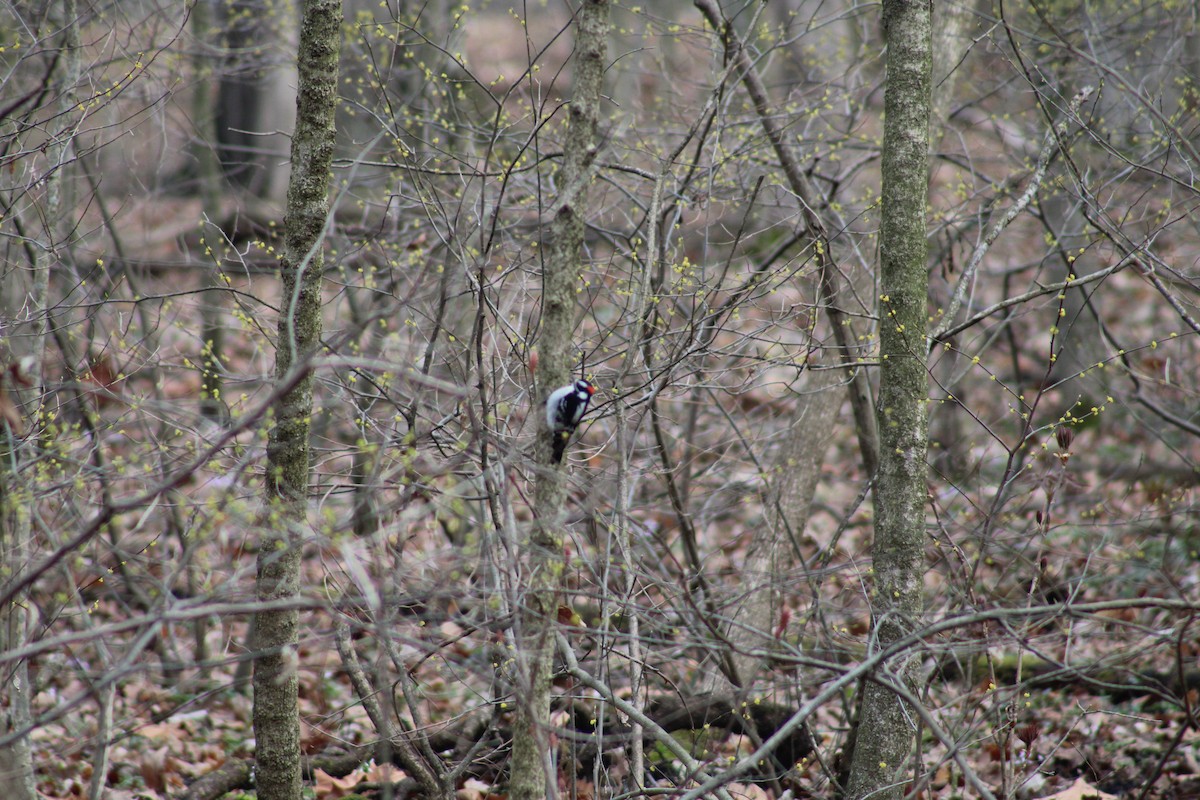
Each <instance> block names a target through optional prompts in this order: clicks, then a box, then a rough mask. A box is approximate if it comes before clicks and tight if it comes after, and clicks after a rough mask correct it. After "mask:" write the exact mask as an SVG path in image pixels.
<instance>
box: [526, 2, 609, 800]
mask: <svg viewBox="0 0 1200 800" xmlns="http://www.w3.org/2000/svg"><path fill="white" fill-rule="evenodd" d="M607 57H608V0H584V2H583V4H582V6H581V8H580V10H579V13H578V16H577V17H576V29H575V61H574V91H573V96H572V99H571V105H570V121H569V128H568V131H567V139H566V146H565V149H564V153H563V164H562V167H561V169H560V171H559V177H558V185H559V186H560V187H561V191H560V195H559V197H558V198H556V200H555V205H554V208H553V212H554V216H553V219H552V220H551V223H550V228H549V231H548V233H547V241H546V243H545V247H544V250H543V252H544V253H545V261H544V262H543V266H542V324H541V331H540V333H539V337H538V365H537V379H538V387H539V390H540V393H541V395H540V399H542V400H544V399H545V397H546V395H547V394H548V393H549V392H551V391H553V389H554V388H555V387H557V386H560V385H562V384H563V383H566V382H567V381H569V380H570V379H571V377H572V367H573V363H574V358H575V350H574V348H573V347H572V342H573V341H574V338H575V337H574V332H575V305H576V297H577V296H578V295H577V292H576V289H577V288H578V286H579V280H580V259H581V258H582V256H583V236H584V218H583V215H582V212H581V209H583V208H584V207H585V203H586V198H587V190H586V184H587V182H588V181H589V180H590V174H591V170H592V165H593V162H594V161H595V158H596V148H597V144H596V139H597V137H596V128H597V123H598V120H599V117H600V97H601V88H602V86H603V82H604V68H605V61H606V60H607ZM537 417H538V419H539V422H538V437H537V441H538V444H537V448H536V461H537V465H538V478H537V485H536V487H535V490H534V503H535V506H536V513H537V520H536V521H535V522H534V524H533V526H532V528H531V531H530V535H529V541H528V547H527V561H528V564H529V569H528V571H527V573H526V574H528V575H529V576H530V577H529V584H528V586H527V587H526V596H525V597H526V600H525V604H524V606H523V608H522V612H521V614H520V617H519V630H518V631H517V637H518V641H519V643H520V648H521V651H520V652H519V653H518V664H519V671H518V678H517V679H518V682H519V683H520V684H523V685H519V686H518V693H519V695H520V696H519V697H518V703H519V706H518V719H517V725H516V727H515V729H514V731H513V754H512V771H511V779H510V785H509V797H510V798H512V800H532V798H541V797H545V796H546V782H547V775H546V769H545V765H546V764H547V763H548V759H547V754H548V752H549V750H550V743H549V742H550V737H549V728H548V726H549V720H550V668H551V664H552V657H553V654H554V624H555V620H556V618H557V611H558V597H559V589H560V584H561V581H562V576H563V568H564V559H563V535H562V516H563V513H562V512H563V503H564V500H565V495H566V483H565V481H566V474H565V469H566V464H567V462H568V461H569V457H567V458H564V459H563V464H562V465H556V464H555V463H554V462H553V459H552V458H551V452H550V435H549V431H548V430H547V428H546V422H545V415H543V414H538V415H537ZM552 777H553V776H551V778H552Z"/></svg>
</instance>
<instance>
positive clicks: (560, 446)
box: [551, 431, 571, 464]
mask: <svg viewBox="0 0 1200 800" xmlns="http://www.w3.org/2000/svg"><path fill="white" fill-rule="evenodd" d="M570 438H571V432H570V431H559V432H558V433H556V434H554V452H553V453H551V457H552V458H553V459H554V463H555V464H561V463H562V457H563V453H565V452H566V451H567V440H569V439H570Z"/></svg>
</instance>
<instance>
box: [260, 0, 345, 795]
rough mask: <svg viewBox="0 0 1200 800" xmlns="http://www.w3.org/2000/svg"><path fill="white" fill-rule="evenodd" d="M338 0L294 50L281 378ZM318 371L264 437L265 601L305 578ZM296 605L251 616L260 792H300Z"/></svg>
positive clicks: (308, 322) (321, 186) (297, 351)
mask: <svg viewBox="0 0 1200 800" xmlns="http://www.w3.org/2000/svg"><path fill="white" fill-rule="evenodd" d="M341 22H342V5H341V0H307V2H305V3H304V12H303V17H302V19H301V28H300V48H299V54H298V58H297V63H298V67H299V76H300V77H299V87H298V94H297V98H296V112H297V115H296V129H295V133H294V134H293V138H292V159H291V162H292V173H291V178H290V180H289V185H288V202H287V218H286V219H285V222H284V237H285V247H284V254H283V259H282V263H281V265H280V276H281V279H282V286H283V296H282V300H281V313H280V317H279V334H278V342H277V345H276V351H275V377H276V380H277V381H279V382H281V383H283V382H285V381H287V380H289V379H290V377H292V375H293V372H294V371H295V370H306V369H307V366H306V363H307V361H308V359H309V358H310V357H311V356H312V354H313V352H314V351H315V350H316V348H317V346H318V344H319V342H320V339H321V270H322V267H323V263H324V259H323V257H322V253H321V243H322V240H323V238H324V231H325V223H326V219H327V218H328V216H329V169H330V165H331V163H332V161H333V147H334V112H335V110H336V107H337V70H338V51H339V49H340V44H341ZM311 415H312V378H311V376H310V375H307V374H306V375H305V376H304V377H303V378H302V379H300V380H298V381H296V382H295V383H294V384H293V385H292V388H290V389H289V390H288V391H287V392H285V393H284V394H282V395H281V396H280V398H279V402H278V403H277V405H276V409H275V424H274V426H273V427H272V429H271V433H270V438H269V440H268V445H267V457H268V469H267V485H266V491H267V498H266V500H267V513H268V517H267V523H266V526H265V529H266V531H267V532H266V533H265V535H264V540H263V542H262V545H261V547H260V549H259V555H258V576H257V592H258V597H259V599H260V600H279V599H285V598H289V597H294V596H295V595H296V594H297V593H298V591H299V584H300V538H301V532H302V531H303V529H304V528H305V526H306V518H307V514H306V509H307V495H308V479H309V442H308V438H309V425H310V422H309V419H310V417H311ZM298 624H299V613H298V612H297V611H294V610H289V611H272V612H269V613H261V614H259V615H258V616H257V618H256V620H255V640H254V649H255V653H256V660H255V662H254V737H255V742H256V746H255V778H256V783H257V787H258V793H257V796H258V797H259V800H296V799H297V798H299V797H300V718H299V712H298V709H297V700H296V692H297V679H296V657H297V656H296V643H297V628H298Z"/></svg>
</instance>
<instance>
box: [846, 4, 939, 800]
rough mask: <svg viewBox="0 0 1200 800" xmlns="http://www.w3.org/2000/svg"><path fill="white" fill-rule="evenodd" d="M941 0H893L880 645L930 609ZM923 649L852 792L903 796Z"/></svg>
mask: <svg viewBox="0 0 1200 800" xmlns="http://www.w3.org/2000/svg"><path fill="white" fill-rule="evenodd" d="M930 12H931V9H930V4H929V3H928V2H909V1H908V0H884V4H883V30H884V34H885V36H886V37H887V45H888V51H887V85H886V88H885V90H884V113H885V123H884V133H883V163H882V170H883V191H882V201H883V202H882V211H881V214H882V218H881V220H880V226H881V227H880V241H879V250H880V254H881V264H880V290H881V297H880V301H879V318H880V325H879V328H880V342H879V343H880V348H879V350H880V359H881V364H880V380H879V403H878V407H877V409H876V415H877V418H878V426H877V427H878V430H879V436H880V447H879V454H880V458H879V478H878V482H877V484H876V487H875V518H876V522H875V541H874V546H873V548H872V556H873V575H874V588H873V591H872V596H871V606H872V645H873V647H875V648H886V647H887V646H888V645H889V644H891V643H892V642H895V641H897V640H898V639H900V638H901V637H902V636H904V635H905V634H906V633H908V632H910V631H911V630H912V629H913V626H914V625H915V624H916V623H917V621H918V618H919V617H920V615H921V610H922V585H923V580H924V553H925V549H924V537H925V501H926V491H927V489H926V483H925V473H926V464H925V456H926V449H927V438H926V436H927V434H926V413H927V402H926V401H927V398H928V396H929V379H928V376H927V373H926V368H925V354H926V352H927V350H926V347H927V345H926V335H925V325H926V320H927V318H928V316H927V315H928V311H927V306H928V300H927V295H928V282H929V278H928V272H927V268H926V256H927V244H926V238H925V234H926V221H925V204H926V197H927V195H928V186H929V113H930V104H931V99H930V83H931V80H930V72H931V52H930V39H931V34H930ZM915 667H916V660H915V659H914V658H913V657H911V656H909V655H905V654H901V655H899V656H897V657H896V658H893V659H891V660H890V661H887V662H885V663H884V664H883V666H882V667H881V668H880V669H877V670H876V671H875V672H874V674H873V675H872V677H871V680H869V681H867V682H866V684H865V685H864V687H863V702H862V706H861V712H860V717H859V727H858V733H857V738H856V742H855V746H854V754H853V757H852V761H851V766H850V780H849V787H848V790H847V795H848V796H849V797H850V798H852V799H853V800H857V799H858V798H864V797H872V798H883V799H884V800H886V798H896V799H897V800H898V798H900V797H901V796H902V795H903V794H904V785H905V778H904V774H903V770H904V765H905V762H906V761H907V758H908V755H909V754H910V752H911V750H912V746H913V735H914V732H915V730H916V715H915V714H913V713H912V711H911V710H910V709H908V708H907V707H906V706H905V705H904V703H903V702H902V701H901V700H900V698H899V697H898V696H897V695H896V693H895V692H894V691H892V690H891V689H890V688H889V687H888V684H891V683H897V682H898V683H903V684H908V685H909V687H910V688H911V687H912V686H913V683H914V677H915V675H914V670H915Z"/></svg>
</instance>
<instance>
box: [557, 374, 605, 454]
mask: <svg viewBox="0 0 1200 800" xmlns="http://www.w3.org/2000/svg"><path fill="white" fill-rule="evenodd" d="M595 393H596V387H595V386H593V385H592V384H590V383H588V382H587V381H585V380H578V381H575V382H574V383H572V384H570V385H568V386H563V387H561V388H558V389H555V390H554V391H553V392H551V393H550V396H549V397H548V398H546V425H547V426H548V427H549V428H550V434H551V435H552V436H553V437H554V442H553V453H552V455H553V457H554V463H555V464H558V463H560V462H561V461H562V457H563V452H564V451H565V450H566V449H567V441H568V440H569V439H570V438H571V434H572V433H574V432H575V428H576V427H578V426H579V420H581V419H582V418H583V415H584V412H586V411H587V407H588V403H589V402H591V399H592V395H594V394H595Z"/></svg>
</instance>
